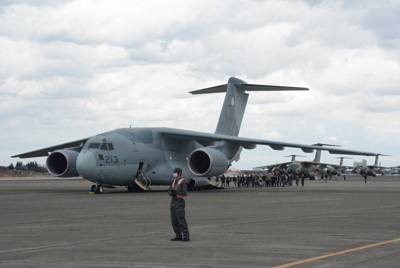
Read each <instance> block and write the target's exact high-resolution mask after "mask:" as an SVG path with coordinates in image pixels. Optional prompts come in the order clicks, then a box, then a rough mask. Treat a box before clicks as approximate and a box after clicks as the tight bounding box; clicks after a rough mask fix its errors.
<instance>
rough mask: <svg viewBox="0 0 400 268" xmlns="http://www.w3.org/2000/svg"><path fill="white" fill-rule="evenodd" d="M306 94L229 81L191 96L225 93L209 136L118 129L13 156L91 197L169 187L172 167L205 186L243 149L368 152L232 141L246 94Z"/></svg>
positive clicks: (191, 183) (235, 138) (178, 131)
mask: <svg viewBox="0 0 400 268" xmlns="http://www.w3.org/2000/svg"><path fill="white" fill-rule="evenodd" d="M283 90H308V89H307V88H299V87H284V86H266V85H255V84H247V83H246V82H244V81H242V80H240V79H237V78H234V77H231V78H230V79H229V81H228V84H224V85H219V86H215V87H210V88H205V89H201V90H195V91H191V92H190V93H192V94H208V93H223V92H226V95H225V100H224V103H223V106H222V110H221V113H220V117H219V121H218V124H217V128H216V130H215V133H213V134H212V133H204V132H197V131H189V130H181V129H172V128H163V127H161V128H121V129H115V130H112V131H109V132H105V133H102V134H98V135H95V136H92V137H88V138H84V139H80V140H76V141H72V142H68V143H64V144H60V145H56V146H51V147H48V148H44V149H40V150H35V151H31V152H27V153H22V154H18V155H15V156H13V157H19V158H29V157H41V156H47V160H46V166H47V169H48V171H49V172H50V173H51V174H52V175H54V176H57V177H77V176H81V177H83V178H84V179H86V180H89V181H92V182H94V183H95V184H94V185H93V186H92V187H91V190H92V191H93V192H97V193H102V192H103V190H104V187H108V188H114V187H115V186H126V187H127V189H128V191H133V190H136V189H149V186H150V185H169V184H170V183H171V181H172V180H173V178H172V171H173V168H174V167H180V168H181V169H182V170H183V175H184V177H186V178H187V179H188V180H189V186H190V188H195V187H205V186H211V183H210V180H208V178H209V177H213V176H218V175H221V174H223V173H224V172H225V171H226V170H227V169H228V168H229V167H230V165H231V163H232V162H233V161H238V160H239V158H240V153H241V151H242V149H243V148H245V149H254V148H256V146H257V145H267V146H269V147H271V148H272V149H274V150H283V149H284V148H285V147H293V148H300V149H302V150H303V152H306V153H312V152H313V151H314V150H315V149H321V150H327V151H329V152H330V153H336V154H339V153H340V154H361V155H373V154H372V153H365V152H358V151H351V150H339V149H336V148H329V147H324V148H322V147H318V146H310V145H303V144H296V143H287V142H276V141H269V140H261V139H251V138H242V137H238V134H239V129H240V126H241V123H242V119H243V115H244V111H245V108H246V104H247V100H248V97H249V94H248V93H246V91H283Z"/></svg>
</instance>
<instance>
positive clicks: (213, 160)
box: [188, 148, 229, 177]
mask: <svg viewBox="0 0 400 268" xmlns="http://www.w3.org/2000/svg"><path fill="white" fill-rule="evenodd" d="M188 165H189V169H190V171H191V172H192V173H193V174H195V175H196V176H199V177H212V176H218V175H221V174H222V173H224V172H225V170H227V168H228V167H229V161H228V158H227V157H226V155H225V154H224V153H222V152H220V151H218V150H215V149H212V148H200V149H196V150H194V151H193V152H191V153H190V155H189V159H188Z"/></svg>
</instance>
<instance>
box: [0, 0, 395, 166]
mask: <svg viewBox="0 0 400 268" xmlns="http://www.w3.org/2000/svg"><path fill="white" fill-rule="evenodd" d="M364 3H365V2H364V1H351V3H348V2H345V3H342V2H332V1H317V2H315V1H311V2H306V1H292V2H290V1H238V2H234V3H233V2H231V1H190V2H188V3H184V4H182V2H180V1H161V2H160V1H155V0H152V1H122V0H121V1H112V2H110V1H94V0H93V1H90V0H89V1H88V0H85V1H78V0H77V1H40V2H37V1H4V2H2V4H0V60H1V62H2V65H1V66H0V95H1V98H0V124H1V127H2V129H1V132H0V138H2V140H3V141H7V142H6V143H7V146H2V148H4V150H3V151H2V152H0V164H4V165H7V164H9V162H11V161H14V159H12V160H11V159H10V158H9V156H10V155H13V154H17V153H20V152H24V151H28V150H33V149H38V148H41V147H46V146H50V145H54V144H58V143H63V142H66V141H69V140H76V139H79V138H82V137H87V136H90V135H93V134H97V133H100V132H104V131H107V130H110V129H113V128H117V127H127V126H129V125H131V124H133V125H134V126H167V127H177V128H190V129H193V130H200V131H207V132H213V131H214V129H215V125H216V123H217V120H218V116H219V111H220V107H221V104H222V100H223V97H224V96H223V95H222V94H221V95H219V94H213V95H204V96H203V95H200V96H192V95H190V94H188V91H190V90H195V89H198V88H204V87H209V86H213V85H218V84H222V83H226V81H227V79H228V78H229V76H237V77H239V78H242V79H244V80H246V81H247V82H249V83H259V84H273V85H274V84H275V85H291V86H305V87H309V88H310V91H309V92H287V93H280V92H271V93H252V94H250V98H249V103H248V107H247V111H246V114H245V116H244V120H243V124H242V129H241V131H240V133H241V136H246V137H254V138H263V139H272V140H282V141H289V142H298V143H307V144H308V143H309V144H311V143H316V142H328V143H329V142H335V143H337V144H340V145H343V146H346V147H348V148H349V149H357V150H364V151H377V152H381V153H386V154H390V155H392V156H391V157H390V158H389V157H387V158H385V159H382V162H383V163H390V164H388V165H394V164H399V162H400V155H399V153H398V151H399V146H400V140H399V138H398V137H400V125H399V123H398V122H397V121H398V120H396V119H397V118H400V111H399V109H398V104H399V103H400V94H399V91H398V85H399V82H400V81H399V80H400V65H399V56H400V53H399V49H398V46H396V44H398V42H399V38H400V33H399V30H398V22H399V19H398V16H395V14H397V13H398V12H397V13H396V10H398V8H399V7H398V5H396V3H395V2H387V3H386V2H385V3H377V2H374V1H367V2H366V3H365V4H364ZM361 4H362V6H363V8H360V5H361ZM377 11H379V14H387V16H386V17H385V18H382V17H381V19H384V22H385V24H384V26H385V27H383V26H382V25H383V24H382V23H381V21H380V20H379V19H377V18H376V17H375V14H377V13H376V12H377ZM187 122H194V124H193V126H190V127H189V126H188V123H187ZM27 127H28V128H29V135H27V134H26V133H25V132H24V131H21V129H26V128H27ZM263 150H264V151H263ZM294 153H296V152H294ZM298 153H299V151H297V154H298ZM300 153H301V152H300ZM266 154H267V155H268V157H267V156H266ZM283 154H284V155H288V154H290V153H289V152H287V151H284V152H277V151H273V150H271V149H270V148H268V147H263V146H259V147H258V148H257V149H255V150H251V151H245V152H244V153H243V155H242V159H241V161H240V162H239V163H238V165H239V167H241V168H251V167H253V166H256V165H263V164H266V163H268V161H269V162H276V161H274V160H276V159H277V158H280V157H281V156H282V155H283ZM323 157H326V158H327V159H330V158H329V156H325V155H324V156H323ZM310 158H312V157H311V156H310ZM280 160H282V159H280Z"/></svg>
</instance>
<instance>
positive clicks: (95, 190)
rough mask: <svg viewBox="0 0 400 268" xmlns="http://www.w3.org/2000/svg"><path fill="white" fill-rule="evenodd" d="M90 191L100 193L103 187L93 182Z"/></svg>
mask: <svg viewBox="0 0 400 268" xmlns="http://www.w3.org/2000/svg"><path fill="white" fill-rule="evenodd" d="M90 191H91V192H93V193H96V194H101V193H103V192H104V187H103V186H101V185H99V184H93V185H92V187H91V188H90Z"/></svg>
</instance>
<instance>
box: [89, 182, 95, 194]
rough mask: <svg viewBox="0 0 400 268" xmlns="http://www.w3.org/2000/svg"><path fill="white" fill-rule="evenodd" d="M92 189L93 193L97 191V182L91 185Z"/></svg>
mask: <svg viewBox="0 0 400 268" xmlns="http://www.w3.org/2000/svg"><path fill="white" fill-rule="evenodd" d="M90 191H91V192H93V193H95V192H96V184H93V185H92V187H90Z"/></svg>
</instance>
